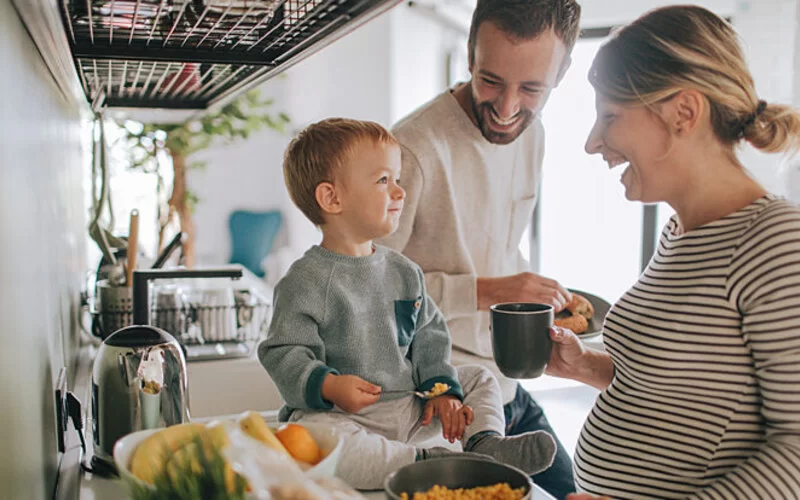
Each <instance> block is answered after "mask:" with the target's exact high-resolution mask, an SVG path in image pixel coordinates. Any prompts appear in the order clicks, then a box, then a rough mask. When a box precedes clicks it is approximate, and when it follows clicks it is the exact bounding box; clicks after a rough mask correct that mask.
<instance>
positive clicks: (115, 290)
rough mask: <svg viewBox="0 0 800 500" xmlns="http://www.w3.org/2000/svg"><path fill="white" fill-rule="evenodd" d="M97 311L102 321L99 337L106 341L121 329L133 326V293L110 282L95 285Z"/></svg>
mask: <svg viewBox="0 0 800 500" xmlns="http://www.w3.org/2000/svg"><path fill="white" fill-rule="evenodd" d="M95 297H96V301H95V305H94V306H95V310H96V312H97V315H98V317H99V319H100V329H99V332H97V333H99V335H98V336H99V337H100V338H101V339H105V338H106V337H108V336H109V335H111V334H112V333H114V332H115V331H117V330H119V329H120V328H125V327H126V326H130V325H132V324H133V293H132V292H131V289H130V288H128V287H126V286H119V285H118V284H115V283H112V282H111V281H110V280H107V279H106V280H100V281H98V282H97V283H96V284H95Z"/></svg>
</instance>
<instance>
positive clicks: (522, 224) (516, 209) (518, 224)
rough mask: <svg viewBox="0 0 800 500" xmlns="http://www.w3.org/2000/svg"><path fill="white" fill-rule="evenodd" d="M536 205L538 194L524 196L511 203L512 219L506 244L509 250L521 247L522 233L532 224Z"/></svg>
mask: <svg viewBox="0 0 800 500" xmlns="http://www.w3.org/2000/svg"><path fill="white" fill-rule="evenodd" d="M535 205H536V193H534V194H531V195H526V196H523V197H522V198H519V199H516V200H513V201H512V202H511V217H509V219H510V223H509V229H508V241H507V242H506V245H507V247H508V248H513V247H516V246H517V245H519V240H520V238H522V233H523V232H524V231H525V228H526V227H528V224H530V222H531V214H533V207H534V206H535Z"/></svg>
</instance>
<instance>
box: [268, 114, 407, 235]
mask: <svg viewBox="0 0 800 500" xmlns="http://www.w3.org/2000/svg"><path fill="white" fill-rule="evenodd" d="M365 140H372V141H375V142H378V143H384V144H393V145H397V144H398V143H397V139H395V138H394V136H393V135H392V134H391V133H390V132H389V131H388V130H386V129H385V128H384V127H382V126H381V125H379V124H377V123H375V122H370V121H360V120H351V119H347V118H329V119H327V120H322V121H321V122H317V123H314V124H311V125H309V126H308V127H306V128H305V129H303V130H302V131H301V132H300V133H299V134H297V136H296V137H295V138H294V139H292V142H291V143H289V146H288V147H287V148H286V153H285V154H284V158H283V177H284V181H285V182H286V188H287V189H288V190H289V196H290V197H291V198H292V201H293V202H294V204H295V205H297V208H299V209H300V211H301V212H303V214H304V215H305V216H306V217H308V219H309V220H310V221H311V222H313V223H314V224H316V225H317V226H321V225H322V224H324V223H325V219H324V218H323V217H322V209H321V208H320V206H319V204H318V203H317V197H316V190H317V186H319V185H320V183H322V182H331V183H332V182H334V178H335V176H336V172H337V171H338V170H339V169H340V168H341V167H342V166H344V165H345V164H346V163H347V162H348V161H349V160H350V159H351V158H352V155H353V154H354V153H355V152H356V150H357V148H358V144H359V143H360V142H362V141H365Z"/></svg>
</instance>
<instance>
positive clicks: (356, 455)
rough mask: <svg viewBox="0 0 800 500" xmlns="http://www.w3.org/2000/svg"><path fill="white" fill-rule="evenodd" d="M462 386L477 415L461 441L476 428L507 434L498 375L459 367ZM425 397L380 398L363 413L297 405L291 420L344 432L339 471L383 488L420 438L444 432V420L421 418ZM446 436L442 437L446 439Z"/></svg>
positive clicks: (353, 481)
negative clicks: (390, 475) (383, 399)
mask: <svg viewBox="0 0 800 500" xmlns="http://www.w3.org/2000/svg"><path fill="white" fill-rule="evenodd" d="M456 370H457V371H458V380H459V382H460V383H461V387H462V388H463V390H464V404H466V405H469V406H470V407H472V410H473V412H474V414H475V418H474V419H473V420H472V424H470V425H469V426H467V428H466V430H465V432H464V437H463V439H462V440H461V444H462V446H463V445H465V444H466V443H467V441H468V440H469V438H470V437H472V436H473V435H474V434H477V433H479V432H483V431H495V432H497V433H498V434H500V435H503V434H504V429H505V417H504V416H503V401H502V399H501V395H500V386H499V385H498V384H497V380H495V378H494V375H492V373H491V372H490V371H489V370H487V369H486V368H484V367H482V366H477V365H464V366H459V367H457V368H456ZM424 406H425V401H422V400H420V399H418V398H416V397H415V396H411V395H409V396H405V397H402V398H400V399H393V400H389V401H379V402H378V403H376V404H374V405H372V406H368V407H366V408H364V409H363V410H361V411H360V412H359V413H355V414H353V413H346V412H344V411H342V410H340V409H339V408H337V407H334V409H333V410H326V411H316V410H302V411H301V410H297V411H295V412H294V413H293V414H292V416H291V421H293V422H298V421H299V422H314V423H320V424H325V425H330V426H332V427H335V428H336V429H337V430H338V431H339V433H340V434H341V435H342V438H343V448H342V454H341V457H340V459H339V464H338V467H337V468H336V475H337V476H338V477H340V478H342V479H343V480H344V481H345V482H346V483H348V484H349V485H350V486H352V487H354V488H357V489H362V490H377V489H381V488H383V481H384V479H385V478H386V476H387V475H388V474H389V473H391V472H394V471H395V470H397V469H398V468H400V467H402V466H403V465H406V464H410V463H412V462H414V460H415V459H416V454H417V446H418V445H419V443H422V442H425V441H427V440H429V439H431V438H434V437H436V436H437V435H438V436H440V437H441V435H442V425H441V422H440V421H439V419H438V418H434V420H433V422H431V423H430V424H429V425H427V426H423V425H421V424H420V420H421V419H422V412H423V408H424ZM445 443H447V441H444V440H442V445H445Z"/></svg>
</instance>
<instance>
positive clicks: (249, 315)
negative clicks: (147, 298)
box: [90, 290, 271, 360]
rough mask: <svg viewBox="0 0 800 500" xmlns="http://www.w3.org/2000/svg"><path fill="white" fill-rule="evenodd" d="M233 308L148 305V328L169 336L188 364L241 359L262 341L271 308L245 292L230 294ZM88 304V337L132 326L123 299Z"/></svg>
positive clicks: (127, 304)
mask: <svg viewBox="0 0 800 500" xmlns="http://www.w3.org/2000/svg"><path fill="white" fill-rule="evenodd" d="M234 292H235V293H234V298H235V305H208V304H203V303H198V302H194V301H189V302H188V303H186V304H184V305H181V306H179V307H164V306H163V305H162V306H159V304H157V303H156V302H155V301H153V303H151V309H150V324H151V325H153V326H157V327H159V328H162V329H164V330H166V331H167V332H169V333H170V334H172V335H173V336H174V337H175V338H176V339H177V340H178V341H179V342H180V343H181V345H182V346H184V349H185V351H184V352H185V354H186V356H187V359H188V360H204V359H220V358H230V357H242V356H249V355H250V354H252V352H253V350H254V348H255V346H256V345H257V344H258V342H259V341H261V340H262V339H264V338H266V335H267V329H268V328H269V321H270V319H271V316H270V313H271V305H270V303H269V302H268V301H266V300H265V299H264V298H262V297H260V296H259V295H258V294H255V293H252V292H251V291H249V290H234ZM98 305H99V304H97V302H95V301H92V302H91V303H90V312H91V315H92V327H91V329H92V333H93V334H94V335H95V336H97V337H100V338H101V339H105V338H106V337H107V336H108V335H110V334H111V333H113V332H115V331H116V330H118V329H120V328H123V327H125V326H128V325H132V324H133V307H132V305H131V302H130V301H126V300H125V299H123V300H121V301H118V302H117V303H115V304H112V305H110V306H106V307H103V306H100V307H99V308H98V307H97V306H98Z"/></svg>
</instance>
